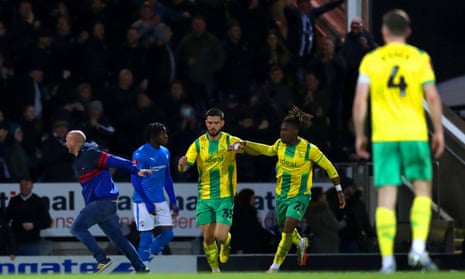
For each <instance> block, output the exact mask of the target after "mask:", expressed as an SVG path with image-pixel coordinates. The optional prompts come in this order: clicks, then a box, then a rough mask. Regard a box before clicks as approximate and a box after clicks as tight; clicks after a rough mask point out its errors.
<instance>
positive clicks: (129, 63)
mask: <svg viewBox="0 0 465 279" xmlns="http://www.w3.org/2000/svg"><path fill="white" fill-rule="evenodd" d="M146 59H147V51H146V48H145V47H144V46H143V45H142V42H141V36H140V33H139V30H138V29H137V28H135V27H129V28H128V29H127V31H126V40H125V42H124V43H123V44H122V46H120V47H118V49H117V51H115V52H114V54H113V57H112V63H113V67H114V68H113V72H114V74H113V75H114V76H116V75H118V74H119V72H120V71H121V70H122V69H128V70H130V71H131V72H132V73H133V74H134V80H135V83H139V82H140V81H141V80H142V79H143V77H144V75H145V71H146V69H145V67H146Z"/></svg>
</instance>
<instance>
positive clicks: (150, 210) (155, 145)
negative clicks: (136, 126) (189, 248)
mask: <svg viewBox="0 0 465 279" xmlns="http://www.w3.org/2000/svg"><path fill="white" fill-rule="evenodd" d="M144 138H145V144H144V145H142V146H141V147H139V148H138V149H137V150H136V151H134V154H133V156H132V159H133V162H134V164H136V165H137V166H138V167H139V168H140V167H142V166H144V168H146V169H150V170H152V173H153V175H151V176H148V177H143V178H139V177H137V176H135V175H132V176H131V181H132V183H133V184H134V186H135V187H136V186H137V185H141V188H142V189H141V190H142V192H143V193H141V190H139V191H134V194H133V209H134V220H135V222H136V227H137V230H138V231H139V232H140V242H139V248H138V252H139V255H140V257H141V258H142V260H143V261H144V263H145V264H146V265H149V261H150V259H151V255H158V254H159V253H160V252H161V251H162V250H163V248H164V247H165V245H167V244H168V242H170V241H171V240H172V239H173V236H174V234H173V220H172V217H176V216H177V215H178V211H179V210H178V207H177V205H176V194H175V192H174V187H173V179H172V178H171V171H170V152H169V151H168V149H167V148H166V147H165V146H166V144H167V143H168V131H167V129H166V127H165V125H163V124H161V123H150V124H148V125H147V126H146V127H145V131H144ZM136 189H137V188H136ZM165 191H166V193H167V194H168V197H169V205H168V203H167V202H166V199H165ZM155 228H156V229H157V230H158V232H159V233H158V234H157V235H156V237H154V236H153V235H152V233H153V230H154V229H155Z"/></svg>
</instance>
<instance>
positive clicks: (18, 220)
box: [7, 177, 52, 256]
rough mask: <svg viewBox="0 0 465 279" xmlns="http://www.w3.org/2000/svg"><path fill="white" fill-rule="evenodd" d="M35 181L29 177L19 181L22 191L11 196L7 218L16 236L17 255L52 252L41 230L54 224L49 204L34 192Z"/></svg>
mask: <svg viewBox="0 0 465 279" xmlns="http://www.w3.org/2000/svg"><path fill="white" fill-rule="evenodd" d="M32 189H33V183H32V180H31V179H30V178H28V177H23V178H21V179H20V181H19V190H20V193H19V194H18V195H16V196H14V197H13V198H11V200H10V202H9V204H8V208H7V219H8V220H11V227H12V230H13V233H14V235H15V237H16V251H15V255H23V256H34V255H44V254H45V255H47V254H50V248H48V249H45V248H47V247H45V245H46V244H45V241H44V240H43V239H42V238H41V236H40V231H41V230H43V229H46V228H48V227H50V226H51V225H52V218H51V217H50V213H49V209H48V204H47V203H46V202H45V200H44V199H43V198H40V197H39V196H37V195H36V194H34V193H33V192H32Z"/></svg>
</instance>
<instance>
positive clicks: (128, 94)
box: [103, 69, 137, 127]
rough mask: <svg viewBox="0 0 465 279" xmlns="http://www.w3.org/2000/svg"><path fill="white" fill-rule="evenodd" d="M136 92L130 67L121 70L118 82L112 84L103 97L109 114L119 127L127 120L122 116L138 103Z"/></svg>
mask: <svg viewBox="0 0 465 279" xmlns="http://www.w3.org/2000/svg"><path fill="white" fill-rule="evenodd" d="M136 93H137V88H136V87H135V86H134V76H133V74H132V72H131V71H130V70H129V69H122V70H120V71H119V74H118V80H117V82H116V84H115V85H111V86H110V88H109V89H108V90H107V91H106V93H105V97H104V98H103V100H104V104H105V107H107V114H108V116H109V117H110V118H111V119H112V120H113V121H114V122H115V125H116V126H117V127H118V126H120V125H122V123H124V122H125V120H124V119H122V118H121V116H122V115H123V114H124V113H125V112H126V111H127V110H128V109H129V108H130V107H133V106H134V105H135V104H136V98H137V95H136Z"/></svg>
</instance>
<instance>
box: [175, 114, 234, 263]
mask: <svg viewBox="0 0 465 279" xmlns="http://www.w3.org/2000/svg"><path fill="white" fill-rule="evenodd" d="M205 126H206V127H207V133H205V134H203V135H201V136H200V137H198V138H197V139H196V140H195V141H194V142H193V143H192V144H191V145H190V146H189V149H188V150H187V153H186V155H185V156H183V157H181V158H180V159H179V162H178V170H179V171H180V172H185V171H186V170H187V169H188V168H189V167H191V166H193V165H194V164H197V170H198V173H199V182H198V190H197V192H198V198H197V207H196V222H197V224H198V225H199V226H200V229H201V230H202V234H203V239H204V242H203V248H204V251H205V255H206V257H207V261H208V264H209V265H210V267H211V269H212V272H219V271H220V269H219V263H218V246H217V244H216V241H215V240H217V241H218V242H219V243H220V253H219V261H220V262H221V263H225V262H227V261H228V259H229V252H230V249H231V248H230V242H231V234H230V233H229V229H230V227H231V224H232V217H233V216H232V215H233V208H234V195H235V193H236V152H230V151H228V147H229V146H230V145H231V144H233V143H236V142H240V141H241V139H240V138H237V137H234V136H231V135H230V134H228V133H225V132H222V131H221V129H222V128H223V126H224V113H223V112H222V111H221V110H220V109H218V108H211V109H209V110H208V111H207V113H206V119H205Z"/></svg>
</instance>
